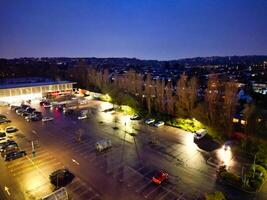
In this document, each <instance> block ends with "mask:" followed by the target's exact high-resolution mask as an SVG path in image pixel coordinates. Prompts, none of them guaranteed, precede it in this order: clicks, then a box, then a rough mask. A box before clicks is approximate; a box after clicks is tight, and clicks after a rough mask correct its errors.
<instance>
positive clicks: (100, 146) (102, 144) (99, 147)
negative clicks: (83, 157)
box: [95, 139, 112, 152]
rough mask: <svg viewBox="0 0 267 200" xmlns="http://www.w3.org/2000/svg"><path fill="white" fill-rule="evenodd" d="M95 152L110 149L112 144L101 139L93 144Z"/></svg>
mask: <svg viewBox="0 0 267 200" xmlns="http://www.w3.org/2000/svg"><path fill="white" fill-rule="evenodd" d="M95 147H96V150H97V151H99V152H101V151H104V150H106V149H109V148H111V147H112V142H111V140H109V139H103V140H100V141H98V142H96V144H95Z"/></svg>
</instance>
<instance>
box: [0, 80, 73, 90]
mask: <svg viewBox="0 0 267 200" xmlns="http://www.w3.org/2000/svg"><path fill="white" fill-rule="evenodd" d="M61 84H76V82H73V81H45V82H34V83H32V82H29V83H8V84H6V83H3V84H0V89H12V88H22V87H35V86H45V85H61Z"/></svg>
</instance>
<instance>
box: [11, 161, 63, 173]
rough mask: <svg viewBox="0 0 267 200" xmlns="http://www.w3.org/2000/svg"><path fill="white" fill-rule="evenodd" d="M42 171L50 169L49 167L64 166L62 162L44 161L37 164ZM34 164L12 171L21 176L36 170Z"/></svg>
mask: <svg viewBox="0 0 267 200" xmlns="http://www.w3.org/2000/svg"><path fill="white" fill-rule="evenodd" d="M37 166H38V167H39V168H40V169H41V170H42V171H46V172H47V171H49V170H47V169H49V168H55V166H62V164H61V163H59V162H43V163H40V164H38V165H37ZM45 169H46V170H45ZM34 170H35V169H34V166H33V165H32V166H28V167H27V168H20V169H16V170H13V171H12V173H13V175H14V176H19V175H21V174H26V173H27V172H31V171H34Z"/></svg>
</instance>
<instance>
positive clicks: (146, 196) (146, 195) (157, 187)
mask: <svg viewBox="0 0 267 200" xmlns="http://www.w3.org/2000/svg"><path fill="white" fill-rule="evenodd" d="M159 188H160V185H158V186H155V188H154V189H153V190H151V191H149V193H148V194H145V195H144V196H145V198H148V197H149V196H150V195H151V194H152V193H153V192H155V191H156V190H157V189H159Z"/></svg>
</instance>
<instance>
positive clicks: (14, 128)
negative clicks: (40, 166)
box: [5, 126, 18, 133]
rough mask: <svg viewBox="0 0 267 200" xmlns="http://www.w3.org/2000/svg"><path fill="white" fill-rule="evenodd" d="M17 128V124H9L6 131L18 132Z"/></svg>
mask: <svg viewBox="0 0 267 200" xmlns="http://www.w3.org/2000/svg"><path fill="white" fill-rule="evenodd" d="M17 130H18V129H17V128H16V127H15V126H8V127H6V129H5V131H6V133H13V132H16V131H17Z"/></svg>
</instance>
